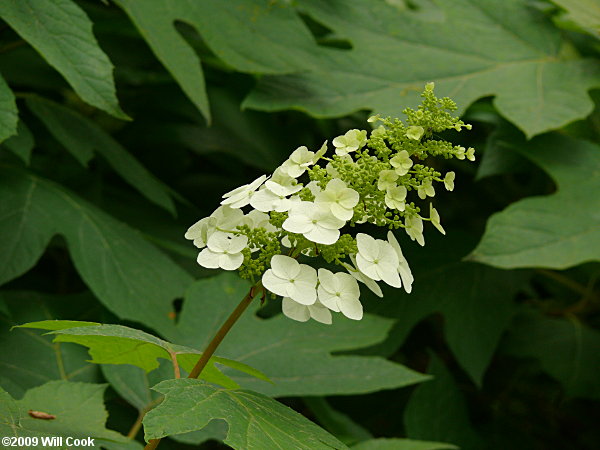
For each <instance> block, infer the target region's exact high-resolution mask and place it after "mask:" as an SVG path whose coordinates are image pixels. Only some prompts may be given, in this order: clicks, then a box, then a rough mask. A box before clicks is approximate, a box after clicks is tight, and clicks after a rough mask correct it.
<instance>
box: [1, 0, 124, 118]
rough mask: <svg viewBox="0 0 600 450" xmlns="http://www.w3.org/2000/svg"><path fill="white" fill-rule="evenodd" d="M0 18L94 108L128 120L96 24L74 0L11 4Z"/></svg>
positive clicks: (3, 8) (13, 0) (27, 0)
mask: <svg viewBox="0 0 600 450" xmlns="http://www.w3.org/2000/svg"><path fill="white" fill-rule="evenodd" d="M0 17H1V18H2V19H4V20H6V22H7V23H8V24H9V25H10V26H11V27H12V28H14V30H15V31H17V32H18V33H19V34H20V35H21V36H22V37H23V39H25V40H26V41H27V42H29V43H30V44H31V45H32V46H33V47H35V49H36V50H37V51H38V52H40V53H41V55H42V56H43V57H44V59H46V61H48V63H49V64H50V65H51V66H52V67H54V68H55V69H56V70H58V71H59V72H60V73H61V74H62V75H63V76H64V77H65V78H66V79H67V81H68V82H69V83H70V84H71V86H73V89H75V92H77V93H78V94H79V95H80V96H81V98H82V99H83V100H85V101H86V102H88V103H89V104H90V105H93V106H96V107H97V108H100V109H103V110H104V111H106V112H108V113H110V114H112V115H114V116H115V117H119V118H121V119H126V118H127V115H126V114H125V113H124V112H123V111H122V110H121V108H120V106H119V102H118V100H117V97H116V94H115V85H114V81H113V76H112V69H113V66H112V64H111V62H110V60H109V59H108V57H107V56H106V54H105V53H104V52H103V51H102V50H101V49H100V47H99V46H98V43H97V42H96V38H95V37H94V35H93V34H92V23H91V22H90V20H89V19H88V17H87V16H86V14H85V13H84V12H83V11H82V10H81V9H80V8H79V7H78V6H77V5H76V4H75V3H74V2H72V1H71V0H36V1H33V0H7V1H4V2H2V4H0Z"/></svg>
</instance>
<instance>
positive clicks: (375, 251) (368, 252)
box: [356, 233, 379, 270]
mask: <svg viewBox="0 0 600 450" xmlns="http://www.w3.org/2000/svg"><path fill="white" fill-rule="evenodd" d="M356 245H357V246H358V252H359V254H360V255H362V257H363V258H364V259H365V260H369V261H375V260H376V259H377V257H378V256H379V247H378V246H377V241H376V240H375V239H374V238H372V237H371V236H369V235H368V234H364V233H358V234H357V235H356ZM359 269H360V267H359ZM361 270H362V269H361Z"/></svg>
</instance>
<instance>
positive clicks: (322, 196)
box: [315, 178, 359, 221]
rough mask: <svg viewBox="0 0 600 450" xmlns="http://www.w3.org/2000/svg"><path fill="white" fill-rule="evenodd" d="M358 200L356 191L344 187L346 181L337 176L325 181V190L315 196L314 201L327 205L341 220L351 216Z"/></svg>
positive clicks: (348, 218)
mask: <svg viewBox="0 0 600 450" xmlns="http://www.w3.org/2000/svg"><path fill="white" fill-rule="evenodd" d="M358 200H359V195H358V192H356V191H355V190H354V189H350V188H349V187H346V183H344V182H343V181H342V180H340V179H339V178H334V179H333V180H331V181H330V182H329V183H327V186H326V187H325V190H324V191H321V192H320V193H318V194H317V195H316V196H315V203H320V204H323V205H327V207H328V208H329V209H330V210H331V213H332V214H333V215H334V216H335V217H337V218H338V219H340V220H343V221H347V220H350V219H351V218H352V215H353V214H354V207H355V206H356V205H357V204H358Z"/></svg>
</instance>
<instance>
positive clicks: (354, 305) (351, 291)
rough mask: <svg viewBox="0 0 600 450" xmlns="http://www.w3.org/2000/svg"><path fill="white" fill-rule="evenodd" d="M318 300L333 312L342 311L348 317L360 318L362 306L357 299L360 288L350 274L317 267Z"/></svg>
mask: <svg viewBox="0 0 600 450" xmlns="http://www.w3.org/2000/svg"><path fill="white" fill-rule="evenodd" d="M317 293H318V295H319V301H320V302H321V303H322V304H323V305H325V306H327V307H328V308H329V309H331V310H332V311H335V312H340V311H341V312H342V314H343V315H345V316H346V317H348V318H349V319H354V320H360V319H362V316H363V307H362V304H361V303H360V300H359V299H358V298H359V297H360V289H359V287H358V283H357V282H356V280H355V279H354V277H352V276H351V275H348V274H347V273H343V272H338V273H333V272H331V271H329V270H327V269H319V287H318V288H317Z"/></svg>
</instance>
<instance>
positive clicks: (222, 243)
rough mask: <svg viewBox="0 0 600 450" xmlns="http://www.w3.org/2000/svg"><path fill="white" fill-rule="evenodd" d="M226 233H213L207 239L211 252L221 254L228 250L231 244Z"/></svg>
mask: <svg viewBox="0 0 600 450" xmlns="http://www.w3.org/2000/svg"><path fill="white" fill-rule="evenodd" d="M229 236H230V235H229V234H228V233H223V232H222V231H215V232H214V233H213V234H212V235H211V236H210V237H209V238H208V243H207V244H208V248H210V249H211V250H212V251H213V252H217V253H223V251H224V250H227V249H228V248H229V245H230V243H231V241H230V239H229Z"/></svg>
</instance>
